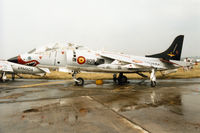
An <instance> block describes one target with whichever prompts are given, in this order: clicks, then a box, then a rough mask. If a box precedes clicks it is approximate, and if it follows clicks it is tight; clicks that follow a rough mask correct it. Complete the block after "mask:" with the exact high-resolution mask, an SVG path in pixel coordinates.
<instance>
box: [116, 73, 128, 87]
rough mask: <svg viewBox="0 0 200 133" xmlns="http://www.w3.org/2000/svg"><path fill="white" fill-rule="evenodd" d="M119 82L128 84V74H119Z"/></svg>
mask: <svg viewBox="0 0 200 133" xmlns="http://www.w3.org/2000/svg"><path fill="white" fill-rule="evenodd" d="M117 80H118V84H119V85H123V84H126V83H128V82H127V81H128V78H127V77H126V76H124V75H123V73H120V74H119V77H118V79H117Z"/></svg>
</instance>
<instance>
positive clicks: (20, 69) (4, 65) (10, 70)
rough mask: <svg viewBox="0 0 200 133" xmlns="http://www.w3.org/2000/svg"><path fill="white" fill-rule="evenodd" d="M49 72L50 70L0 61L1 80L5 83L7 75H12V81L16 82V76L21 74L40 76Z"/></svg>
mask: <svg viewBox="0 0 200 133" xmlns="http://www.w3.org/2000/svg"><path fill="white" fill-rule="evenodd" d="M49 72H50V71H49V69H48V68H38V67H32V66H26V65H21V64H16V63H12V62H9V61H5V60H0V74H1V76H0V80H1V81H3V82H4V81H5V80H6V79H7V77H6V74H12V80H14V79H15V75H16V74H20V73H23V74H34V75H40V74H45V73H49Z"/></svg>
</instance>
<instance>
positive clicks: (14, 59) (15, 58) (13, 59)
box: [7, 56, 18, 63]
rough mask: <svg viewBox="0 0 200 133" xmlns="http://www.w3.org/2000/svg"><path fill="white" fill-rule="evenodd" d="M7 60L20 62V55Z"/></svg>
mask: <svg viewBox="0 0 200 133" xmlns="http://www.w3.org/2000/svg"><path fill="white" fill-rule="evenodd" d="M7 61H10V62H13V63H18V56H16V57H13V58H10V59H8V60H7Z"/></svg>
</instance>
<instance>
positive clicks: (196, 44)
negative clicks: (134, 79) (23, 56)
mask: <svg viewBox="0 0 200 133" xmlns="http://www.w3.org/2000/svg"><path fill="white" fill-rule="evenodd" d="M180 34H183V35H185V40H184V46H183V54H182V56H196V55H197V56H200V37H199V36H200V0H0V46H1V47H0V58H4V59H6V58H10V57H13V56H16V55H18V54H19V53H24V52H26V51H29V50H31V49H32V48H34V47H40V46H43V45H47V44H48V43H52V42H57V41H58V42H60V41H66V42H72V43H78V44H82V45H84V46H87V47H89V48H92V49H103V48H104V49H106V50H114V51H119V52H124V53H128V54H133V55H145V54H154V53H157V52H162V51H163V50H165V49H166V48H168V46H169V45H170V44H171V42H172V41H173V39H174V38H175V37H176V36H177V35H180Z"/></svg>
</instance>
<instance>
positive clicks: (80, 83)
mask: <svg viewBox="0 0 200 133" xmlns="http://www.w3.org/2000/svg"><path fill="white" fill-rule="evenodd" d="M78 73H79V72H78V71H74V72H73V73H72V78H73V79H74V81H75V85H76V86H83V85H84V79H83V78H81V77H78V78H76V74H78Z"/></svg>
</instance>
